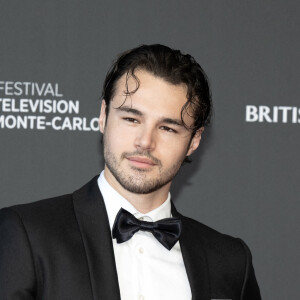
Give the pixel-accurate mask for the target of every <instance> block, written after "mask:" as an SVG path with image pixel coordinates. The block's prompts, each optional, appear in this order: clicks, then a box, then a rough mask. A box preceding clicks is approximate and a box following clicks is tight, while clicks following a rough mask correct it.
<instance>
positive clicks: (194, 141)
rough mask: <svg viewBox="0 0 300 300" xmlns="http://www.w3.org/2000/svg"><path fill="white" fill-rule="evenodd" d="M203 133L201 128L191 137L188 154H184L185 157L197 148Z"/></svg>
mask: <svg viewBox="0 0 300 300" xmlns="http://www.w3.org/2000/svg"><path fill="white" fill-rule="evenodd" d="M203 131H204V127H201V128H200V129H198V130H197V132H196V133H195V135H194V136H193V138H192V141H191V143H190V146H189V149H188V152H187V154H186V155H187V156H190V155H191V154H192V153H193V152H194V151H195V150H196V149H197V148H198V146H199V144H200V141H201V136H202V132H203Z"/></svg>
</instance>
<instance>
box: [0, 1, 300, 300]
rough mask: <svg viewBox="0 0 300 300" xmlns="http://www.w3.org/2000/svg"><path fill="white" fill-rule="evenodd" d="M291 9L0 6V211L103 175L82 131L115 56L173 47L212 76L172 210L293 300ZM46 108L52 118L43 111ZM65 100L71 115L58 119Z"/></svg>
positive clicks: (296, 17)
mask: <svg viewBox="0 0 300 300" xmlns="http://www.w3.org/2000/svg"><path fill="white" fill-rule="evenodd" d="M299 10H300V4H299V2H298V1H286V0H285V1H284V0H282V1H280V0H276V1H274V0H273V1H270V0H269V1H260V0H255V1H254V0H251V1H220V0H218V1H211V0H210V1H197V0H193V1H191V0H188V1H187V0H185V1H179V0H176V1H175V0H173V1H157V0H152V1H141V0H134V1H121V0H115V1H103V0H102V1H89V2H88V1H78V0H70V1H68V0H65V1H59V0H52V1H48V2H46V1H45V2H44V1H33V0H31V1H21V0H19V1H15V0H10V1H4V0H1V2H0V14H1V18H0V37H1V46H0V68H1V69H0V155H1V160H0V168H1V169H0V170H1V181H0V183H1V185H0V194H1V199H0V207H4V206H8V205H12V204H17V203H26V202H31V201H34V200H38V199H42V198H46V197H52V196H56V195H59V194H63V193H67V192H72V191H73V190H75V189H77V188H78V187H80V186H81V185H83V184H84V183H86V182H87V181H88V180H89V179H90V178H92V176H94V175H95V174H97V173H99V172H100V171H101V170H102V167H103V161H102V150H101V145H100V133H98V132H97V131H96V130H94V129H95V128H94V129H92V130H90V131H88V129H89V128H91V127H90V124H91V122H93V120H94V118H96V117H97V116H98V114H99V108H100V105H99V104H100V102H99V100H100V99H99V97H100V94H101V85H102V82H103V79H104V77H105V74H106V72H107V70H108V68H109V66H110V64H111V61H112V60H113V59H114V58H115V56H116V55H117V54H118V53H120V52H121V51H123V50H125V49H128V48H132V47H135V46H137V45H139V44H143V43H162V44H166V45H169V46H171V47H174V48H179V49H181V50H182V51H183V52H187V53H190V54H192V55H193V56H194V57H195V58H196V59H197V60H198V61H199V63H200V64H201V65H202V66H203V68H204V69H205V70H206V72H207V74H208V76H209V78H210V82H211V87H212V93H213V100H214V106H215V110H214V111H215V113H214V120H213V125H212V126H211V127H209V128H207V129H206V130H205V133H204V137H203V140H202V147H200V149H199V150H198V151H197V152H196V153H195V154H194V155H193V164H191V165H186V166H184V167H183V168H182V170H181V173H180V174H179V175H178V177H177V178H176V181H175V184H174V185H173V186H174V188H173V194H172V195H173V198H174V199H175V203H176V205H177V207H178V209H179V210H180V211H181V212H182V213H184V214H186V215H189V216H191V217H193V218H195V219H197V220H199V221H201V222H203V223H205V224H207V225H209V226H211V227H213V228H215V229H217V230H219V231H221V232H224V233H228V234H230V235H233V236H238V237H241V238H242V239H244V240H245V241H246V242H247V244H248V245H249V247H250V249H251V250H252V254H253V260H254V267H255V270H256V274H257V279H258V281H259V284H260V288H261V292H262V296H263V298H264V299H273V300H275V299H278V300H282V299H298V296H299V289H298V286H299V278H300V272H299V263H300V262H299V252H300V238H299V203H298V200H297V199H298V196H299V192H300V184H299V178H300V176H299V167H300V164H299V159H298V156H299V146H300V142H299V122H300V115H299V108H300V105H299V99H300V93H299V90H300V89H299V78H300V74H299V73H300V71H299V70H300V62H299V61H300V60H299V58H300V51H299V50H300V49H299V36H300V14H299ZM26 82H28V83H26ZM35 83H36V84H35ZM43 83H44V85H43ZM49 84H50V85H49ZM26 85H27V88H28V90H26ZM32 86H33V88H34V90H32ZM36 86H37V89H36ZM55 87H56V91H55ZM38 93H39V94H38ZM24 99H25V100H24ZM29 99H31V100H29ZM46 100H48V104H49V103H50V104H51V105H53V106H55V107H56V109H60V111H59V112H58V111H56V112H55V111H52V109H50V108H49V107H48V109H45V108H44V109H43V108H39V109H37V107H36V106H35V105H37V104H36V103H38V105H41V104H40V102H43V101H46ZM54 100H55V101H56V102H55V101H54ZM62 100H64V101H62ZM30 101H31V102H30ZM36 101H38V102H36ZM61 101H62V102H61ZM71 101H73V103H77V105H78V106H77V111H76V110H73V111H71V112H70V113H69V112H68V111H67V112H65V111H64V110H65V108H66V107H69V106H70V104H71ZM75 101H78V102H75ZM21 102H22V104H21ZM30 103H31V104H30ZM55 103H56V104H57V103H59V105H58V104H57V105H55ZM42 104H43V103H42ZM20 105H22V107H20ZM66 105H67V106H66ZM38 117H39V118H41V119H39V121H37V119H38ZM76 118H77V119H76ZM30 119H31V121H30ZM66 119H67V121H65V120H66ZM26 120H27V121H26ZM74 120H77V121H76V122H79V123H80V124H81V125H80V126H79V125H78V126H77V127H74V124H73V123H72V122H74ZM84 120H86V122H87V124H88V125H86V126H85V127H84V125H83V123H84V122H85V121H84ZM22 122H23V123H22ZM24 122H27V125H24V124H25V123H24ZM30 122H31V123H30ZM38 122H40V123H39V124H38ZM43 122H44V123H43ZM63 122H65V123H63ZM45 123H47V124H48V125H45ZM79 123H77V124H79ZM22 124H23V125H22ZM70 124H71V125H70ZM92 124H93V123H92ZM18 126H19V127H20V128H18ZM26 126H27V128H24V127H26ZM94 127H95V126H94ZM71 129H75V130H71Z"/></svg>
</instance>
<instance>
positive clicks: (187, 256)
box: [172, 203, 210, 300]
mask: <svg viewBox="0 0 300 300" xmlns="http://www.w3.org/2000/svg"><path fill="white" fill-rule="evenodd" d="M172 216H173V217H179V218H180V219H181V222H182V233H181V236H180V239H179V243H180V248H181V252H182V257H183V261H184V265H185V269H186V272H187V276H188V279H189V282H190V287H191V291H192V300H210V281H209V273H208V266H207V260H206V255H205V251H204V241H203V239H202V237H201V236H199V233H198V231H199V230H197V228H196V227H195V225H198V224H195V221H192V220H190V219H188V218H186V217H184V216H182V215H181V214H179V213H178V212H177V210H176V208H175V206H174V204H173V203H172Z"/></svg>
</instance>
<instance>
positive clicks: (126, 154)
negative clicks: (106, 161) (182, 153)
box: [121, 150, 161, 166]
mask: <svg viewBox="0 0 300 300" xmlns="http://www.w3.org/2000/svg"><path fill="white" fill-rule="evenodd" d="M130 156H143V157H146V158H149V159H151V160H152V161H153V162H154V163H155V164H156V165H158V166H161V161H160V160H159V159H157V158H156V157H154V156H153V155H152V154H150V153H149V151H138V150H137V151H134V152H123V153H122V155H121V158H122V159H123V158H127V157H130Z"/></svg>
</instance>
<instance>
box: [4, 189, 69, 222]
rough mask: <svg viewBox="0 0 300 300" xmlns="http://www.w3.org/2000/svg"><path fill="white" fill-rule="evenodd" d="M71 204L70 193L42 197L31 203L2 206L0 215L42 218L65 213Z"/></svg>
mask: <svg viewBox="0 0 300 300" xmlns="http://www.w3.org/2000/svg"><path fill="white" fill-rule="evenodd" d="M71 206H72V194H66V195H62V196H58V197H54V198H48V199H43V200H39V201H35V202H31V203H26V204H19V205H13V206H9V207H5V208H2V209H1V210H0V217H5V216H7V217H8V216H11V217H13V216H14V218H16V217H19V218H21V219H32V218H35V219H38V218H41V219H44V218H47V217H49V216H51V217H53V215H59V214H61V213H65V212H66V211H67V210H68V209H70V207H71Z"/></svg>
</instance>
